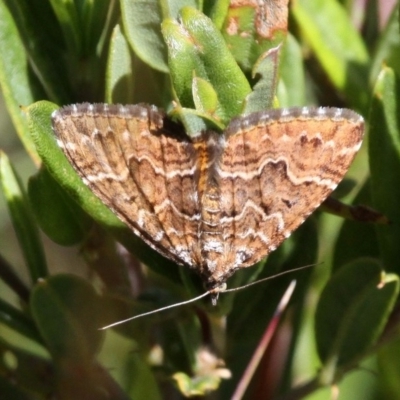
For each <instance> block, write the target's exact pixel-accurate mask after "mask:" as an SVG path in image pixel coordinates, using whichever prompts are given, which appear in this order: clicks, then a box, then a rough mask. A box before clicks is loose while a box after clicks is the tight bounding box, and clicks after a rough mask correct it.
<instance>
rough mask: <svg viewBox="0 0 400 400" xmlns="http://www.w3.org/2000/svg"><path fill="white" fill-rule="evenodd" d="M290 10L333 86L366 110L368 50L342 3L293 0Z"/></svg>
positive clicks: (335, 0) (350, 101)
mask: <svg viewBox="0 0 400 400" xmlns="http://www.w3.org/2000/svg"><path fill="white" fill-rule="evenodd" d="M292 13H293V16H294V18H295V20H296V23H297V24H298V26H299V28H300V31H301V33H302V35H303V36H304V39H305V40H306V41H307V44H308V45H309V46H310V47H311V48H312V50H313V51H314V53H315V56H316V57H317V58H318V60H319V62H320V63H321V65H322V67H323V68H324V70H325V72H326V73H327V75H328V76H329V78H330V80H331V81H332V83H333V84H334V85H335V87H336V88H337V89H338V90H339V91H341V92H342V93H343V94H344V95H345V96H346V99H347V101H348V102H349V103H350V104H352V106H353V107H356V108H359V109H361V110H366V107H367V104H368V91H367V90H365V85H366V82H367V81H368V79H367V77H368V62H369V59H368V53H367V50H366V48H365V45H364V43H363V41H362V38H361V36H360V35H359V33H358V32H357V31H356V29H355V28H354V26H353V25H352V23H351V22H350V20H349V16H348V15H347V13H346V11H345V9H344V8H343V6H342V5H341V4H340V3H339V2H338V1H337V0H313V1H309V0H297V1H295V2H294V3H293V7H292Z"/></svg>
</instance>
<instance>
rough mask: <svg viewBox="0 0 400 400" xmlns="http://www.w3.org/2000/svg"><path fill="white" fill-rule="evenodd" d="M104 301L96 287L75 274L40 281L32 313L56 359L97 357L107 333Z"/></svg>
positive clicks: (33, 294) (33, 297)
mask: <svg viewBox="0 0 400 400" xmlns="http://www.w3.org/2000/svg"><path fill="white" fill-rule="evenodd" d="M100 304H101V303H100V301H99V297H98V296H97V294H96V292H95V291H94V289H93V287H92V286H90V285H89V284H88V283H87V282H86V281H84V280H83V279H81V278H78V277H76V276H73V275H62V274H59V275H55V276H51V277H49V278H48V279H46V280H42V281H40V282H39V283H38V284H37V285H36V287H35V288H34V290H33V291H32V296H31V303H30V305H31V311H32V315H33V317H34V319H35V321H36V324H37V326H38V329H39V331H40V333H41V335H42V337H43V339H44V341H45V342H46V345H47V347H48V349H49V351H50V352H51V354H52V355H53V357H54V358H55V359H56V360H58V361H61V360H63V361H65V360H68V359H72V360H81V361H83V362H85V361H86V362H87V361H91V360H92V359H93V357H94V355H95V354H96V352H97V351H98V350H99V347H100V344H101V341H102V337H103V335H104V332H101V331H99V328H100V327H101V326H102V324H103V322H102V312H101V307H100Z"/></svg>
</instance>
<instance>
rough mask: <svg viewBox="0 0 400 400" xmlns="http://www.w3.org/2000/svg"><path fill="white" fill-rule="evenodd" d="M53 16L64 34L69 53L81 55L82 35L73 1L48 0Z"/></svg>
mask: <svg viewBox="0 0 400 400" xmlns="http://www.w3.org/2000/svg"><path fill="white" fill-rule="evenodd" d="M49 3H50V5H51V7H52V9H53V11H54V14H55V15H56V17H57V19H58V22H59V24H60V27H61V29H62V31H63V33H64V40H65V42H66V43H67V47H68V49H69V51H70V52H71V53H75V54H82V44H83V33H82V30H81V28H82V27H81V24H80V18H79V17H80V16H79V15H78V12H79V10H77V7H76V5H75V2H74V1H73V0H50V1H49Z"/></svg>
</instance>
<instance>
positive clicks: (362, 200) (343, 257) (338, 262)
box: [332, 181, 379, 270]
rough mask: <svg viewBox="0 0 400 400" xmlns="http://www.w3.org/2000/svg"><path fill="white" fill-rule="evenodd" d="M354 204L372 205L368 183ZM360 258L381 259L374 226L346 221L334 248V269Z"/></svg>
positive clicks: (368, 182)
mask: <svg viewBox="0 0 400 400" xmlns="http://www.w3.org/2000/svg"><path fill="white" fill-rule="evenodd" d="M353 204H371V185H370V181H367V182H366V183H365V184H364V186H363V187H362V188H361V190H360V192H359V193H358V195H357V196H356V198H355V199H354V201H353ZM358 257H372V258H375V257H376V258H377V259H378V258H379V246H378V242H377V237H376V230H375V226H374V225H373V224H365V223H360V222H355V221H351V220H345V221H344V222H343V225H342V227H341V228H340V232H339V235H338V238H337V240H336V245H335V248H334V258H333V262H332V265H333V268H334V270H337V269H339V268H341V267H342V266H343V265H345V264H347V263H349V262H350V261H351V260H354V259H355V258H358Z"/></svg>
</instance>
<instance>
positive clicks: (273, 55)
mask: <svg viewBox="0 0 400 400" xmlns="http://www.w3.org/2000/svg"><path fill="white" fill-rule="evenodd" d="M279 52H280V47H275V48H273V49H270V50H268V51H267V52H266V53H265V54H263V55H262V56H261V57H260V58H259V59H258V60H257V62H256V63H255V65H254V67H253V71H252V77H253V79H254V78H256V77H258V78H259V80H258V81H257V83H256V84H255V85H254V87H253V91H252V92H251V93H250V94H249V95H248V96H247V97H246V104H245V107H244V112H243V114H250V113H252V112H258V111H264V110H268V109H269V108H272V106H273V101H274V96H275V91H276V85H277V83H278V60H279Z"/></svg>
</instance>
